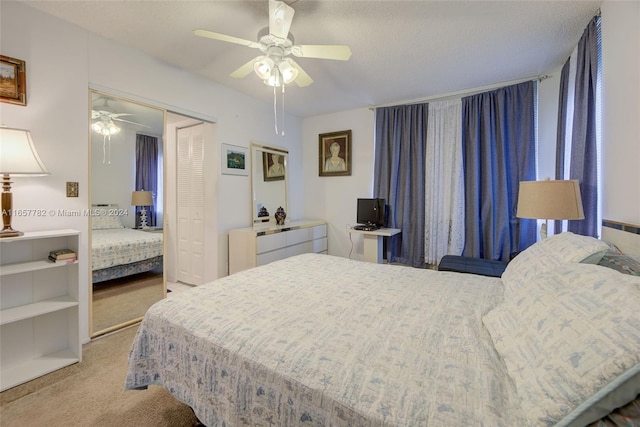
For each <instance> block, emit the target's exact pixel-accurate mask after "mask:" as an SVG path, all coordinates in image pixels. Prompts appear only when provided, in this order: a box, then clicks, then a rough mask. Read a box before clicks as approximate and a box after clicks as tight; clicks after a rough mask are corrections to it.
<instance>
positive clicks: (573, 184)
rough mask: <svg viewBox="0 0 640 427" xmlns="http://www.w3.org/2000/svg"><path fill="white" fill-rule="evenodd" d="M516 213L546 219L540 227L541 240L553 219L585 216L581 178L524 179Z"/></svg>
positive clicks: (525, 216)
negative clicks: (553, 179) (581, 193)
mask: <svg viewBox="0 0 640 427" xmlns="http://www.w3.org/2000/svg"><path fill="white" fill-rule="evenodd" d="M516 216H517V217H518V218H532V219H544V220H545V223H544V224H542V226H541V227H540V237H541V238H542V239H546V237H547V225H548V223H549V220H550V219H584V211H583V209H582V197H581V195H580V184H579V183H578V180H576V179H570V180H558V181H551V180H549V179H548V178H547V179H546V180H544V181H521V182H520V190H519V193H518V211H517V213H516Z"/></svg>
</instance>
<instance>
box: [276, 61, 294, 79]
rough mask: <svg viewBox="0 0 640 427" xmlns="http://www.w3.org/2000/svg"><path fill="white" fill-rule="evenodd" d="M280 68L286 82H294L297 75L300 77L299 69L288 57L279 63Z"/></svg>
mask: <svg viewBox="0 0 640 427" xmlns="http://www.w3.org/2000/svg"><path fill="white" fill-rule="evenodd" d="M278 69H279V70H280V75H281V76H282V81H283V82H284V84H289V83H293V81H294V80H295V79H296V77H298V70H297V69H296V68H294V67H293V66H292V65H291V63H289V61H288V60H287V59H285V60H283V61H282V62H281V63H280V64H278Z"/></svg>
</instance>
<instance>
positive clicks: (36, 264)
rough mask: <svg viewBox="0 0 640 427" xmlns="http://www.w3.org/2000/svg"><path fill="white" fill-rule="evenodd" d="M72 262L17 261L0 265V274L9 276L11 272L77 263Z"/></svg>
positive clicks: (23, 271) (75, 262) (25, 271)
mask: <svg viewBox="0 0 640 427" xmlns="http://www.w3.org/2000/svg"><path fill="white" fill-rule="evenodd" d="M77 263H78V261H74V262H51V261H29V262H19V263H15V264H6V265H3V266H2V267H0V276H9V275H11V274H20V273H27V272H30V271H37V270H47V269H49V268H58V267H65V266H67V265H73V264H77Z"/></svg>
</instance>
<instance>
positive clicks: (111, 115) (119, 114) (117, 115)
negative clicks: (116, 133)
mask: <svg viewBox="0 0 640 427" xmlns="http://www.w3.org/2000/svg"><path fill="white" fill-rule="evenodd" d="M108 115H109V117H113V118H115V117H120V116H133V114H130V113H117V114H116V113H109V114H108Z"/></svg>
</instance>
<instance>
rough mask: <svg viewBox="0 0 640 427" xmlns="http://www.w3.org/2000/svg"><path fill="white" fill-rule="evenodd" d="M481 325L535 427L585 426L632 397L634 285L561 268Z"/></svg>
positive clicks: (602, 273) (621, 277)
mask: <svg viewBox="0 0 640 427" xmlns="http://www.w3.org/2000/svg"><path fill="white" fill-rule="evenodd" d="M527 287H528V290H529V292H528V293H522V294H520V298H519V299H518V300H517V301H515V300H514V301H507V302H505V303H503V304H502V305H500V306H498V307H496V308H494V309H493V310H492V311H490V312H489V313H487V314H486V315H485V316H484V317H483V319H482V320H483V323H484V325H485V327H486V328H487V330H488V331H489V333H490V334H491V339H492V341H493V343H494V347H495V349H496V351H497V352H498V354H499V355H500V357H501V358H502V360H503V361H504V364H505V366H506V368H507V372H508V374H509V376H510V377H511V379H512V380H513V382H514V384H515V386H516V393H517V395H518V398H519V400H520V403H521V406H522V410H523V413H524V414H526V416H527V417H528V418H529V419H530V421H531V423H532V424H535V425H551V424H554V425H555V424H556V423H558V425H559V426H560V425H582V426H584V425H586V424H588V423H589V422H593V421H595V420H597V419H599V418H601V417H603V416H604V415H606V414H608V413H609V412H611V411H612V410H613V409H615V408H617V407H619V406H622V405H624V404H626V403H628V402H630V401H631V400H633V399H634V398H635V397H636V396H637V395H638V393H640V310H638V307H640V277H635V276H630V275H625V274H620V273H618V272H616V271H614V270H611V269H608V268H604V267H602V266H597V265H588V264H579V263H575V264H566V265H564V266H561V267H559V268H556V269H554V270H551V271H549V272H546V273H543V274H540V275H537V276H535V277H534V278H533V279H531V280H529V281H528V283H527Z"/></svg>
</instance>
